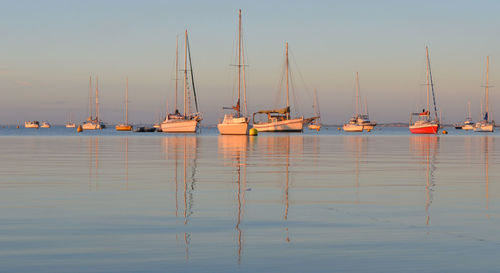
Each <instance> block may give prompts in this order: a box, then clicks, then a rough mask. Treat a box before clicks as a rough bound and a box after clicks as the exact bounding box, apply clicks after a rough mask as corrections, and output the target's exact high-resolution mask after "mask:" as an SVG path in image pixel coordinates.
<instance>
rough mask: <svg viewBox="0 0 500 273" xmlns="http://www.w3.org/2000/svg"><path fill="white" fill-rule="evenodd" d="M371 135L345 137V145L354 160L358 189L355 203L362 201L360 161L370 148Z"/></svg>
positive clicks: (355, 179) (356, 188)
mask: <svg viewBox="0 0 500 273" xmlns="http://www.w3.org/2000/svg"><path fill="white" fill-rule="evenodd" d="M368 141H369V137H366V136H346V137H344V145H345V147H346V149H347V150H348V151H349V154H350V155H352V156H353V160H354V188H355V190H356V201H355V203H360V200H359V188H360V183H359V177H360V165H361V164H360V161H362V160H363V158H364V157H365V155H366V151H367V150H368Z"/></svg>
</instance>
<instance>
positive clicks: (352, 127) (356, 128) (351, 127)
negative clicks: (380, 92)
mask: <svg viewBox="0 0 500 273" xmlns="http://www.w3.org/2000/svg"><path fill="white" fill-rule="evenodd" d="M359 104H360V103H359V75H358V72H356V113H354V116H352V117H351V119H349V121H348V122H347V123H345V124H344V126H342V129H343V130H344V131H345V132H363V125H362V124H359V123H358V118H360V116H361V115H360V114H359Z"/></svg>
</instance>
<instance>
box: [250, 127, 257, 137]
mask: <svg viewBox="0 0 500 273" xmlns="http://www.w3.org/2000/svg"><path fill="white" fill-rule="evenodd" d="M258 134H259V131H257V129H255V128H252V129H250V131H248V135H250V136H256V135H258Z"/></svg>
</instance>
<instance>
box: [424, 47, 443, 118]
mask: <svg viewBox="0 0 500 273" xmlns="http://www.w3.org/2000/svg"><path fill="white" fill-rule="evenodd" d="M425 51H426V53H427V64H428V69H429V83H430V87H431V88H430V89H431V91H432V102H433V104H434V119H435V121H437V122H440V120H439V119H438V112H437V106H436V95H435V94H434V84H433V83H432V71H431V60H430V58H429V49H428V48H427V47H425ZM428 90H429V88H428V87H427V107H429V91H428ZM427 110H428V111H430V110H429V108H428V109H427Z"/></svg>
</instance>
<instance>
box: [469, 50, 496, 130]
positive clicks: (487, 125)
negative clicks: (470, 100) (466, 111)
mask: <svg viewBox="0 0 500 273" xmlns="http://www.w3.org/2000/svg"><path fill="white" fill-rule="evenodd" d="M489 71H490V56H487V57H486V86H485V108H486V112H485V113H484V116H483V120H481V121H478V122H477V123H476V125H475V126H474V131H475V132H493V131H494V130H495V122H494V121H490V120H489V107H488V106H489V101H488V95H489V86H488V83H489V78H488V77H489Z"/></svg>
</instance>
